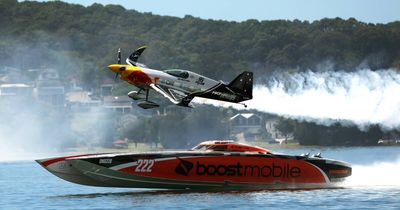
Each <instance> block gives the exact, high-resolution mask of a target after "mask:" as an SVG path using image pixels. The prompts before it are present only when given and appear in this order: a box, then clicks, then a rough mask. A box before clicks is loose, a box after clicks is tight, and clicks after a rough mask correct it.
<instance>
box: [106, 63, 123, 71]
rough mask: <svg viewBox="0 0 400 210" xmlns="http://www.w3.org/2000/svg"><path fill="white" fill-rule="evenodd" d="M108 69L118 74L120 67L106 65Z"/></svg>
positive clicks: (117, 65)
mask: <svg viewBox="0 0 400 210" xmlns="http://www.w3.org/2000/svg"><path fill="white" fill-rule="evenodd" d="M108 68H109V69H110V70H111V71H113V72H115V73H119V72H120V68H121V65H119V64H110V65H108Z"/></svg>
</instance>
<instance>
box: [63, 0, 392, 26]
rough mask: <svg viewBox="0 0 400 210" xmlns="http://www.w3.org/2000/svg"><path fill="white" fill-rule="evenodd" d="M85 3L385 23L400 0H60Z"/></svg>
mask: <svg viewBox="0 0 400 210" xmlns="http://www.w3.org/2000/svg"><path fill="white" fill-rule="evenodd" d="M62 1H66V2H70V3H76V4H82V5H84V6H89V5H92V4H93V3H100V4H103V5H106V4H119V5H122V6H123V7H125V8H126V9H134V10H137V11H139V12H151V13H153V14H158V15H168V16H176V17H184V16H185V15H192V16H194V17H200V18H202V19H214V20H228V21H238V22H241V21H245V20H248V19H257V20H260V21H262V20H278V19H284V20H294V19H298V20H302V21H303V20H308V21H310V22H311V21H314V20H320V19H322V18H325V17H328V18H335V17H340V18H343V19H348V18H350V17H354V18H356V19H357V20H359V21H363V22H367V23H388V22H392V21H399V20H400V12H399V11H400V1H399V0H302V1H300V0H275V1H271V0H246V1H243V0H198V1H193V0H192V1H190V0H62Z"/></svg>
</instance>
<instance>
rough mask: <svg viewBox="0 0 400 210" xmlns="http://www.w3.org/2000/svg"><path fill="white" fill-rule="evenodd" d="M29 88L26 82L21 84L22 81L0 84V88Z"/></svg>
mask: <svg viewBox="0 0 400 210" xmlns="http://www.w3.org/2000/svg"><path fill="white" fill-rule="evenodd" d="M15 87H19V88H29V87H30V86H29V85H27V84H22V83H15V84H2V85H0V88H15Z"/></svg>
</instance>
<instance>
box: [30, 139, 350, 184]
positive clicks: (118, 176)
mask: <svg viewBox="0 0 400 210" xmlns="http://www.w3.org/2000/svg"><path fill="white" fill-rule="evenodd" d="M37 162H38V163H39V164H40V165H42V166H43V167H44V168H45V169H47V170H48V171H49V172H51V173H52V174H54V175H56V176H58V177H60V178H61V179H64V180H67V181H70V182H73V183H77V184H82V185H90V186H101V187H131V188H164V189H196V190H197V189H207V190H220V189H314V188H329V187H335V186H336V185H335V183H337V182H339V181H342V180H343V179H344V178H345V177H348V176H350V175H351V166H350V164H348V163H345V162H342V161H337V160H330V159H325V158H322V157H321V155H320V154H318V155H313V156H310V155H308V154H307V155H298V156H292V155H284V154H277V153H273V152H271V151H269V150H267V149H264V148H261V147H256V146H250V145H246V144H241V143H236V142H233V141H228V140H214V141H206V142H203V143H200V144H199V145H197V146H196V147H194V148H193V149H191V150H189V151H175V152H172V151H168V152H146V153H119V154H116V153H103V154H86V155H78V156H66V157H57V158H49V159H41V160H37Z"/></svg>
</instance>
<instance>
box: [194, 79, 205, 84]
mask: <svg viewBox="0 0 400 210" xmlns="http://www.w3.org/2000/svg"><path fill="white" fill-rule="evenodd" d="M195 83H196V84H198V85H204V77H199V78H198V79H197V80H196V81H195Z"/></svg>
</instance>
